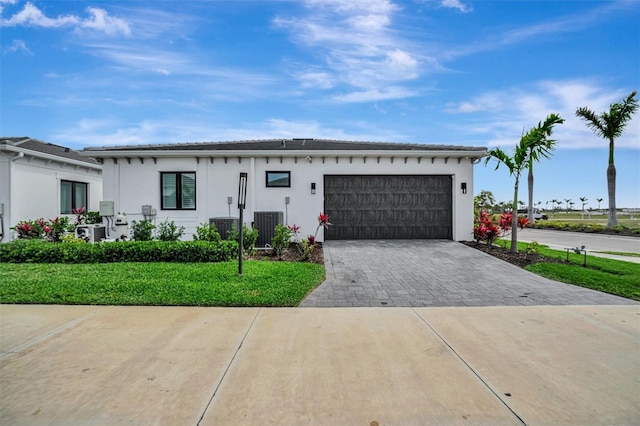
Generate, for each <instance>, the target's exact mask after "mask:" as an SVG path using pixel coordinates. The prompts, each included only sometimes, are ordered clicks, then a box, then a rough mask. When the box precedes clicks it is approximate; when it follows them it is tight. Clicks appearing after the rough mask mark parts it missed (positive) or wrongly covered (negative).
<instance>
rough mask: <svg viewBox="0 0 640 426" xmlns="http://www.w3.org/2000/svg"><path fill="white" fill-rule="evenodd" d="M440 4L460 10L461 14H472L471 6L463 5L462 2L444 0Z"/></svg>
mask: <svg viewBox="0 0 640 426" xmlns="http://www.w3.org/2000/svg"><path fill="white" fill-rule="evenodd" d="M440 4H441V5H442V6H443V7H448V8H451V9H458V10H459V11H460V12H464V13H467V12H471V11H472V10H473V8H472V7H471V6H469V5H466V4H464V3H462V2H461V1H460V0H442V1H441V2H440Z"/></svg>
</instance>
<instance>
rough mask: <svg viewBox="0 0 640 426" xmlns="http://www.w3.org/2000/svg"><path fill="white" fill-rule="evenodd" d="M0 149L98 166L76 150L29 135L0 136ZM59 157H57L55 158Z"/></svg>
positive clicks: (94, 161)
mask: <svg viewBox="0 0 640 426" xmlns="http://www.w3.org/2000/svg"><path fill="white" fill-rule="evenodd" d="M0 151H13V152H16V153H20V152H22V153H24V154H25V155H33V156H40V157H43V158H48V159H57V160H61V159H67V160H72V161H73V162H75V161H79V162H81V163H87V164H91V165H94V166H96V167H100V165H99V164H98V162H97V161H96V160H94V159H93V158H89V157H86V156H83V155H80V154H79V153H78V151H74V150H73V149H71V148H67V147H64V146H60V145H55V144H52V143H49V142H43V141H40V140H38V139H32V138H30V137H27V136H24V137H0ZM56 157H59V158H56Z"/></svg>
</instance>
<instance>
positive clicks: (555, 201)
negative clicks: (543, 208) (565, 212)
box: [551, 198, 560, 211]
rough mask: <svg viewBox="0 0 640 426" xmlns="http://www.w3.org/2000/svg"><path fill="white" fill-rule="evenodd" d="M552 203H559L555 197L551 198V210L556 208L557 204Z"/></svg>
mask: <svg viewBox="0 0 640 426" xmlns="http://www.w3.org/2000/svg"><path fill="white" fill-rule="evenodd" d="M554 204H560V201H558V200H557V199H555V198H554V199H553V200H551V208H552V209H553V211H555V210H556V209H557V208H558V207H557V206H554Z"/></svg>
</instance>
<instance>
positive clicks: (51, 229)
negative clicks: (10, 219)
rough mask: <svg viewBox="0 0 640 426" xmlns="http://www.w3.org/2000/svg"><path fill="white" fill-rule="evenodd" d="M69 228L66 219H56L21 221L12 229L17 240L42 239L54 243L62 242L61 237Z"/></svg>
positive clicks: (67, 219)
mask: <svg viewBox="0 0 640 426" xmlns="http://www.w3.org/2000/svg"><path fill="white" fill-rule="evenodd" d="M68 227H69V218H68V217H56V218H55V219H53V220H45V219H43V218H40V219H36V220H22V221H20V222H18V224H17V225H16V226H15V227H14V228H13V230H14V231H16V233H17V234H18V238H19V239H44V240H46V241H52V242H54V243H57V242H60V241H61V240H62V235H63V234H64V233H65V232H66V231H67V228H68Z"/></svg>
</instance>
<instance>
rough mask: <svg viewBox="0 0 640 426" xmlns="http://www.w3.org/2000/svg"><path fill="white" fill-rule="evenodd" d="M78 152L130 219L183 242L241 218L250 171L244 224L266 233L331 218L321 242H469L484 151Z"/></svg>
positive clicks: (308, 145)
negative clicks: (148, 221)
mask: <svg viewBox="0 0 640 426" xmlns="http://www.w3.org/2000/svg"><path fill="white" fill-rule="evenodd" d="M80 153H81V154H82V155H84V156H87V157H93V158H95V159H97V160H98V161H99V162H100V163H102V165H103V184H104V199H105V200H108V201H113V202H114V204H115V211H116V212H122V213H125V214H126V215H127V217H128V220H129V223H131V221H132V220H141V219H143V217H148V218H152V219H153V220H154V221H155V222H156V224H158V223H159V222H161V221H164V220H170V221H172V220H173V221H175V222H176V223H177V224H179V225H182V226H184V227H185V228H186V234H185V237H184V238H185V239H191V235H192V234H193V233H194V232H195V228H196V226H197V225H198V224H201V223H208V222H209V220H210V218H220V217H237V216H238V206H237V202H238V184H239V175H240V173H247V174H248V187H247V201H246V209H245V211H244V218H245V224H247V225H250V224H251V223H252V222H254V221H255V222H256V223H255V225H256V227H257V228H258V230H259V231H260V232H261V233H264V227H265V226H267V227H272V225H270V222H269V220H271V219H273V218H275V220H276V221H281V222H284V223H285V224H289V225H292V224H296V225H298V226H300V227H301V231H300V232H301V237H306V236H308V235H310V234H314V232H315V230H316V226H317V224H318V221H317V217H318V215H319V214H320V212H324V213H326V214H327V215H328V216H329V221H330V222H331V223H332V224H333V225H332V226H331V227H330V228H329V229H328V230H326V231H324V233H323V231H320V232H319V233H318V239H319V240H320V241H322V240H324V239H372V238H374V239H392V238H402V239H408V238H419V239H429V238H444V239H453V240H456V241H464V240H471V239H472V229H473V165H474V164H475V163H477V162H478V160H479V159H480V158H481V157H483V156H484V155H486V148H484V147H466V146H449V145H423V144H405V143H377V142H348V141H336V140H318V139H286V140H285V139H278V140H258V141H240V142H218V143H187V144H169V145H138V146H114V147H102V148H85V149H84V150H83V151H80ZM143 206H146V207H145V213H146V214H145V215H143ZM149 206H150V207H149ZM278 212H281V213H278ZM279 216H281V219H280V218H279ZM265 218H266V219H268V220H267V222H266V223H267V224H266V225H265V223H264V220H265ZM270 218H271V219H270ZM268 241H269V242H270V240H268Z"/></svg>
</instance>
